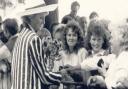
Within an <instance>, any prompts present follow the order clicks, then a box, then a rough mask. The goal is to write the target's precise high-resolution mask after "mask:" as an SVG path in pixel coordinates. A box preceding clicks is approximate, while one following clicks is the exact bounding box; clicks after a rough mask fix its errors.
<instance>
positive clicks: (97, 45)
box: [90, 35, 104, 53]
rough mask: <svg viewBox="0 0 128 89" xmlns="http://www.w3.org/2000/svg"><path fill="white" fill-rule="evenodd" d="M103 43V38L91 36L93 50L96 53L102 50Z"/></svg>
mask: <svg viewBox="0 0 128 89" xmlns="http://www.w3.org/2000/svg"><path fill="white" fill-rule="evenodd" d="M103 42H104V40H103V37H102V36H96V35H91V37H90V44H91V47H92V50H93V51H94V52H96V53H97V52H99V51H100V50H101V49H102V45H103Z"/></svg>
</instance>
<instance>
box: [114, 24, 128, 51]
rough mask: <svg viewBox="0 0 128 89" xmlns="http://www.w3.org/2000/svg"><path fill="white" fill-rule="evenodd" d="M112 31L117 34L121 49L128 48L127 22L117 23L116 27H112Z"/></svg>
mask: <svg viewBox="0 0 128 89" xmlns="http://www.w3.org/2000/svg"><path fill="white" fill-rule="evenodd" d="M112 32H114V33H115V34H116V35H115V37H116V39H118V41H119V44H120V50H121V51H126V50H128V25H127V24H125V23H124V24H119V25H116V27H115V28H114V29H112Z"/></svg>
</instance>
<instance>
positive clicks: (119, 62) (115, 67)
mask: <svg viewBox="0 0 128 89" xmlns="http://www.w3.org/2000/svg"><path fill="white" fill-rule="evenodd" d="M105 77H106V78H105V82H106V84H107V87H108V89H111V87H112V86H113V87H114V86H116V84H117V82H122V83H124V84H126V85H128V52H126V51H124V52H122V53H121V54H120V55H119V56H118V58H117V59H116V60H115V61H113V63H111V64H110V66H109V69H108V71H107V73H106V76H105Z"/></svg>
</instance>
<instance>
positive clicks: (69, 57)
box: [54, 48, 88, 70]
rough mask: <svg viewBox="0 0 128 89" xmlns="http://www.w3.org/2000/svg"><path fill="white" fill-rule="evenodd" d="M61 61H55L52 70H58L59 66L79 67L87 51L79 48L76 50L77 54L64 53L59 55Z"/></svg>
mask: <svg viewBox="0 0 128 89" xmlns="http://www.w3.org/2000/svg"><path fill="white" fill-rule="evenodd" d="M60 54H61V56H62V57H61V58H62V59H61V60H60V61H55V66H54V70H58V69H59V66H65V65H71V66H76V65H79V64H80V63H81V62H83V60H85V58H86V57H87V54H88V52H87V50H86V49H85V48H81V49H79V50H78V53H77V54H76V53H72V54H67V53H66V52H65V51H62V52H61V53H60Z"/></svg>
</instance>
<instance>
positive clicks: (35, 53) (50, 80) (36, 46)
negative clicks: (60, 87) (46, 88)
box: [29, 36, 61, 84]
mask: <svg viewBox="0 0 128 89" xmlns="http://www.w3.org/2000/svg"><path fill="white" fill-rule="evenodd" d="M29 54H30V56H31V58H30V60H31V63H32V66H33V68H34V70H35V71H36V73H37V75H38V77H39V79H40V80H41V82H42V83H43V84H59V83H60V80H61V75H60V74H55V73H51V72H48V71H47V68H46V64H45V62H44V59H43V55H42V44H41V39H40V38H39V37H38V36H35V37H34V38H33V39H32V41H31V42H30V46H29ZM41 61H43V62H41Z"/></svg>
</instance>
